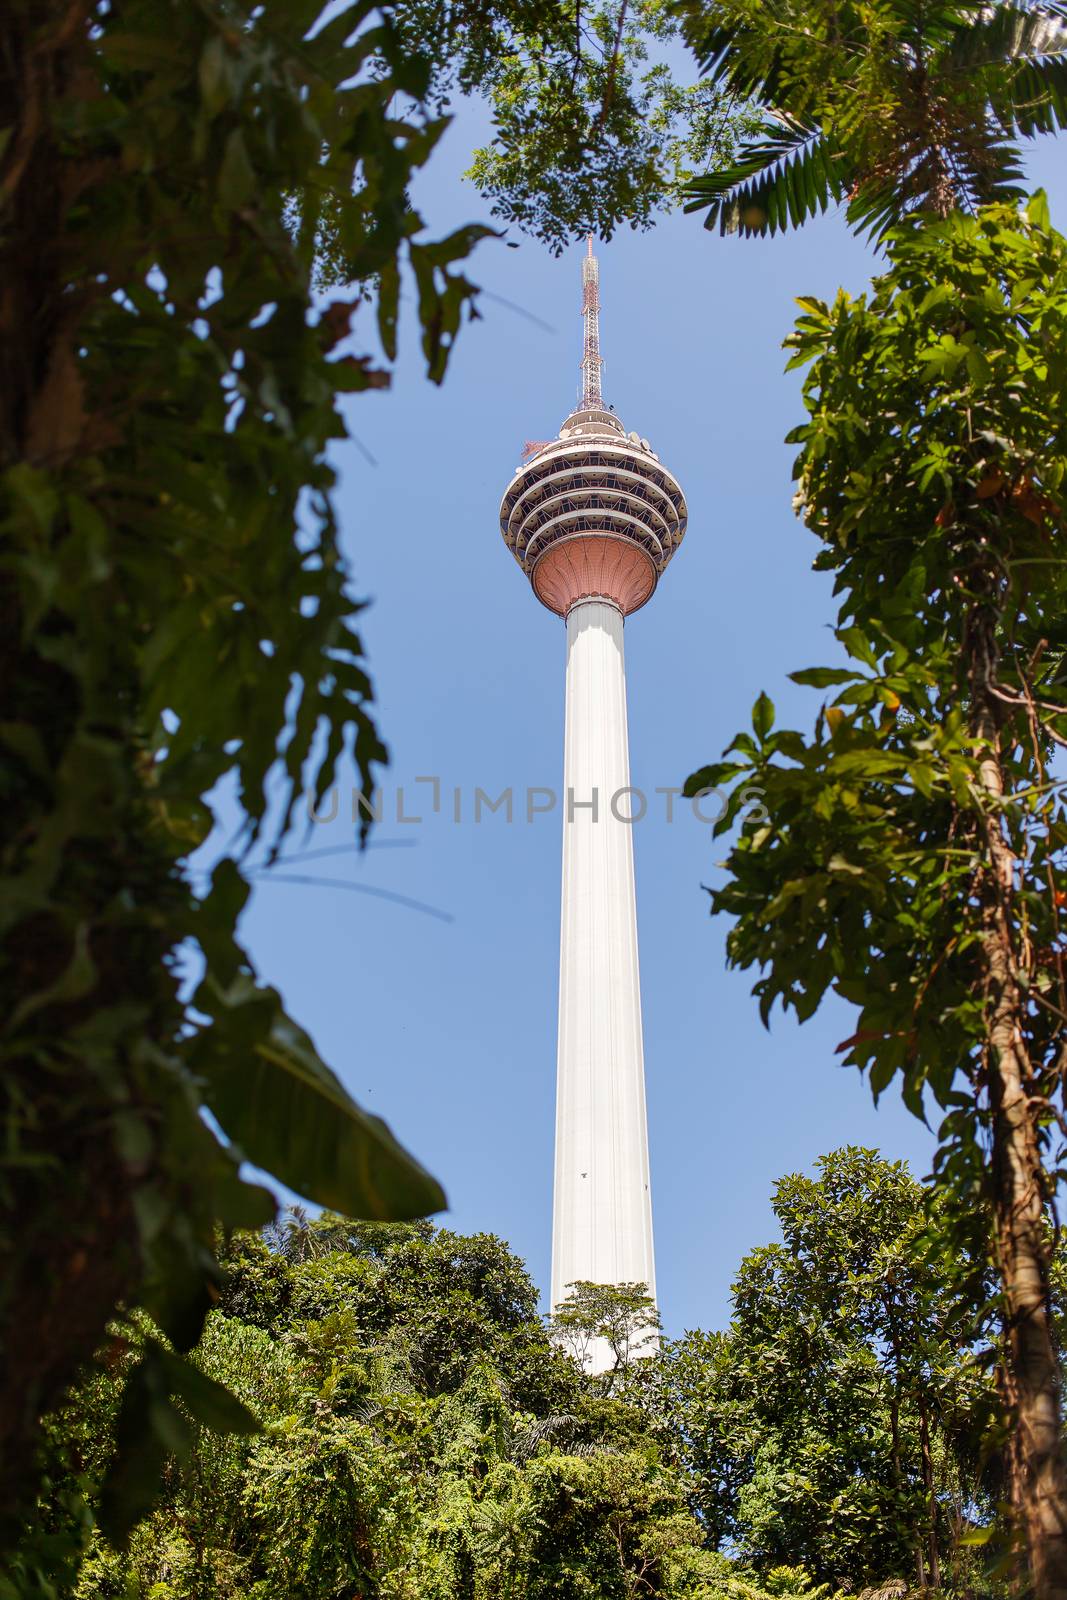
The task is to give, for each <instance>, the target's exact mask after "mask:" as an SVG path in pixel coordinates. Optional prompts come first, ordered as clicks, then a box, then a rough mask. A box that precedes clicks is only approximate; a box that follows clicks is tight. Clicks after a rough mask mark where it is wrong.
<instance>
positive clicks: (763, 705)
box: [752, 694, 774, 743]
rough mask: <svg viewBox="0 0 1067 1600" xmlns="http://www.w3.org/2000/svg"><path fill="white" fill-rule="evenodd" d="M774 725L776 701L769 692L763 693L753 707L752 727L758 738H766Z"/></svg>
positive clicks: (761, 739)
mask: <svg viewBox="0 0 1067 1600" xmlns="http://www.w3.org/2000/svg"><path fill="white" fill-rule="evenodd" d="M773 727H774V701H773V700H772V699H771V698H770V696H769V695H767V694H761V695H760V697H759V699H758V700H757V701H756V703H755V705H754V706H753V707H752V728H753V732H754V733H755V735H756V738H757V739H759V740H760V742H761V743H762V741H763V740H764V739H766V737H767V735H768V734H769V733H770V731H771V729H772V728H773Z"/></svg>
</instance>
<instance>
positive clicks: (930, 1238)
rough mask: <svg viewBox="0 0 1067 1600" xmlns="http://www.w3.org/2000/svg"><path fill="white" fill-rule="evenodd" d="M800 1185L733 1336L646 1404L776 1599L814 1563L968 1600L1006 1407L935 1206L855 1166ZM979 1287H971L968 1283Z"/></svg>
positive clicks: (685, 1352) (745, 1291)
mask: <svg viewBox="0 0 1067 1600" xmlns="http://www.w3.org/2000/svg"><path fill="white" fill-rule="evenodd" d="M817 1168H818V1176H817V1177H815V1178H808V1177H805V1176H803V1175H800V1174H794V1175H792V1176H789V1177H786V1178H783V1179H782V1180H781V1181H780V1182H779V1183H778V1184H777V1186H776V1188H775V1193H774V1200H773V1207H774V1212H775V1216H776V1217H777V1219H778V1222H779V1225H780V1227H781V1234H782V1237H781V1241H780V1243H776V1244H772V1245H768V1246H764V1247H762V1248H760V1249H757V1250H754V1251H752V1252H751V1253H750V1254H749V1255H748V1256H746V1257H745V1259H744V1261H743V1262H742V1264H741V1267H740V1270H739V1272H738V1276H737V1279H736V1281H735V1283H734V1286H733V1302H734V1310H733V1316H732V1318H731V1322H730V1326H729V1328H728V1329H727V1331H726V1332H725V1333H719V1334H702V1333H695V1334H687V1335H686V1337H685V1338H684V1339H682V1340H679V1341H677V1342H675V1343H672V1344H670V1345H668V1346H667V1347H666V1349H665V1350H664V1353H663V1355H662V1356H661V1357H660V1358H659V1359H658V1360H657V1362H655V1363H653V1364H651V1365H649V1366H648V1367H646V1368H642V1369H641V1370H640V1372H638V1374H637V1376H636V1381H635V1383H634V1385H633V1386H632V1392H633V1393H634V1394H635V1395H643V1396H644V1398H645V1403H646V1405H647V1406H649V1408H650V1410H651V1413H652V1414H653V1415H654V1416H657V1417H658V1418H659V1421H660V1425H661V1427H662V1429H663V1430H664V1433H665V1436H666V1437H668V1438H669V1439H670V1440H671V1441H672V1444H673V1449H674V1450H675V1452H676V1453H677V1456H678V1459H679V1460H680V1461H681V1463H682V1464H683V1465H684V1467H685V1468H686V1471H687V1475H688V1477H689V1482H690V1486H691V1488H690V1492H691V1495H692V1502H693V1505H694V1509H695V1510H697V1512H698V1513H699V1515H700V1517H701V1520H702V1522H703V1524H704V1526H705V1527H706V1528H707V1530H708V1534H709V1538H710V1539H711V1541H712V1542H713V1543H715V1544H717V1545H719V1546H720V1547H722V1546H726V1547H729V1548H733V1549H734V1550H735V1551H736V1552H737V1553H738V1554H739V1555H740V1556H741V1558H742V1559H743V1561H744V1562H745V1563H746V1564H748V1565H751V1566H752V1567H753V1568H755V1570H756V1571H757V1572H758V1573H759V1574H761V1578H762V1581H763V1582H764V1583H765V1584H766V1586H767V1587H768V1588H772V1587H773V1585H772V1574H773V1571H774V1569H775V1568H777V1567H780V1566H782V1565H784V1564H796V1563H802V1564H803V1566H804V1568H805V1569H806V1570H807V1572H809V1573H810V1574H811V1575H812V1576H813V1577H814V1578H815V1579H816V1580H818V1581H822V1582H826V1583H830V1584H832V1585H833V1586H835V1587H842V1588H846V1589H857V1588H862V1587H863V1586H864V1585H865V1584H870V1583H873V1582H877V1581H878V1580H880V1579H885V1578H887V1577H889V1576H891V1575H893V1574H899V1573H901V1572H905V1571H909V1570H910V1572H911V1573H912V1574H913V1577H914V1580H915V1582H916V1584H917V1585H918V1586H919V1587H927V1586H931V1585H932V1586H933V1587H938V1588H940V1587H942V1584H943V1583H944V1585H945V1586H947V1587H951V1588H952V1589H953V1590H957V1589H961V1588H965V1587H966V1586H967V1584H968V1582H970V1581H972V1580H973V1577H974V1576H975V1574H974V1572H973V1570H972V1569H973V1566H974V1562H973V1558H968V1555H967V1552H966V1547H965V1546H964V1545H963V1544H962V1542H961V1541H962V1540H963V1539H964V1538H965V1537H966V1536H967V1535H968V1534H969V1532H970V1530H971V1526H972V1523H973V1520H974V1519H975V1517H976V1516H978V1515H979V1514H982V1515H984V1517H985V1518H986V1519H988V1518H989V1516H990V1515H991V1512H992V1507H993V1504H994V1502H995V1498H996V1489H997V1484H996V1481H995V1477H992V1476H991V1473H990V1463H989V1461H988V1459H987V1456H988V1453H989V1451H990V1450H991V1449H992V1448H993V1445H994V1443H995V1434H994V1430H993V1428H992V1424H993V1422H994V1417H995V1411H996V1394H995V1391H994V1388H993V1384H992V1379H991V1376H990V1374H989V1371H988V1362H987V1361H986V1362H984V1361H983V1358H984V1357H987V1356H988V1353H989V1352H988V1347H984V1346H982V1345H981V1343H978V1344H976V1343H975V1340H974V1337H973V1319H974V1309H975V1307H974V1300H973V1297H972V1296H971V1295H970V1293H969V1292H967V1290H966V1289H965V1288H963V1289H961V1283H960V1277H959V1273H958V1271H956V1270H952V1271H949V1270H947V1265H946V1262H945V1260H944V1258H943V1256H942V1253H941V1249H940V1239H941V1235H940V1233H939V1230H938V1228H937V1226H936V1217H937V1211H938V1207H937V1204H936V1202H933V1203H932V1215H931V1202H930V1200H929V1197H928V1196H927V1195H926V1194H925V1193H924V1191H923V1189H922V1187H921V1186H920V1185H919V1184H918V1183H917V1182H916V1181H915V1180H914V1178H912V1177H911V1175H910V1174H909V1173H908V1171H907V1169H906V1168H905V1167H904V1166H903V1164H901V1163H899V1162H888V1161H885V1160H882V1159H881V1158H880V1157H879V1156H878V1155H877V1153H876V1152H874V1151H872V1150H864V1149H856V1148H846V1149H843V1150H838V1151H834V1152H833V1153H832V1154H830V1155H829V1156H825V1157H823V1158H822V1159H820V1161H819V1162H818V1163H817ZM964 1281H965V1280H964Z"/></svg>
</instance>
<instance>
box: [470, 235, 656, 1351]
mask: <svg viewBox="0 0 1067 1600" xmlns="http://www.w3.org/2000/svg"><path fill="white" fill-rule="evenodd" d="M582 317H583V322H584V348H583V353H582V364H581V396H580V399H579V402H578V406H577V409H576V410H574V411H572V412H571V414H570V416H569V417H568V418H567V420H566V421H565V422H564V424H563V426H562V428H561V429H560V431H559V437H558V439H554V440H552V441H551V442H549V443H546V444H538V445H528V446H527V449H526V453H525V456H526V458H525V459H524V462H523V465H522V466H520V468H519V469H518V471H517V472H516V474H515V476H514V477H513V478H512V480H511V482H510V484H509V485H508V487H507V491H506V493H505V495H504V498H503V500H502V501H501V505H500V529H501V532H502V533H503V535H504V540H505V542H506V544H507V546H508V548H509V550H510V551H511V553H512V555H513V556H514V557H515V559H516V561H517V562H518V563H519V565H520V566H521V567H522V570H523V571H524V572H525V573H526V576H527V577H528V578H529V580H530V583H531V586H532V588H533V591H534V594H535V595H536V596H537V598H538V599H539V600H540V601H541V602H542V604H543V605H545V606H547V607H548V609H549V610H550V611H554V612H555V613H556V615H557V616H559V617H562V618H564V619H565V621H566V626H567V679H566V683H567V691H566V693H567V707H566V733H565V738H564V772H563V806H562V810H563V892H562V914H561V920H560V962H559V1042H558V1054H557V1079H556V1168H555V1188H554V1196H553V1227H552V1288H551V1304H552V1306H553V1308H555V1307H556V1306H558V1305H560V1304H561V1302H562V1301H564V1300H565V1299H566V1297H567V1294H568V1285H570V1284H572V1283H575V1282H578V1281H580V1280H583V1281H589V1282H593V1283H603V1284H619V1283H643V1284H645V1285H647V1288H648V1293H649V1294H650V1295H652V1296H653V1297H655V1293H656V1277H655V1263H654V1259H653V1250H652V1197H651V1193H650V1190H649V1170H648V1126H647V1118H646V1114H645V1067H644V1046H643V1041H642V1032H641V985H640V974H639V969H638V959H637V901H636V894H635V889H634V861H633V824H634V822H635V821H638V820H640V817H641V815H642V810H643V803H644V797H643V796H641V795H640V794H639V793H638V792H637V791H634V790H631V787H630V758H629V749H628V744H627V734H626V670H625V665H624V661H623V622H624V619H625V618H626V617H628V616H630V614H631V613H632V612H634V611H637V610H638V609H639V607H641V606H643V605H644V604H645V603H646V601H648V600H650V599H651V598H652V594H653V591H654V590H655V588H656V584H657V582H658V581H659V576H660V573H661V572H662V571H663V569H664V568H665V567H666V565H667V563H668V561H670V559H671V557H672V556H673V555H674V552H675V550H677V548H678V546H679V544H680V543H681V541H682V537H683V535H684V533H685V527H686V515H687V513H686V504H685V497H684V495H683V494H682V491H681V488H680V486H679V484H678V482H677V480H676V479H675V478H674V477H673V476H672V475H671V473H669V472H668V471H667V469H666V468H665V467H664V466H663V465H662V463H661V462H660V459H659V457H658V456H657V455H656V453H655V451H654V450H653V449H652V447H651V445H650V444H649V442H648V440H647V439H643V438H641V437H640V436H639V435H638V434H636V433H629V434H628V433H627V432H626V430H625V428H624V427H623V425H622V423H621V422H620V421H619V419H618V417H617V416H616V415H615V413H614V411H613V410H609V409H607V408H606V407H605V405H604V401H603V398H602V394H601V368H602V365H603V363H602V361H601V356H600V325H599V324H600V281H599V268H598V264H597V260H596V257H595V256H594V255H593V243H592V240H591V239H590V241H589V251H588V255H587V256H586V258H585V259H584V260H583V262H582ZM599 1344H600V1345H601V1346H602V1347H601V1348H594V1349H593V1350H591V1351H590V1353H589V1355H588V1356H587V1365H588V1366H589V1368H590V1370H592V1371H602V1370H604V1369H605V1368H606V1367H608V1366H610V1365H611V1364H612V1360H613V1357H612V1353H611V1351H610V1348H609V1347H608V1346H607V1345H606V1343H605V1342H604V1341H600V1342H599Z"/></svg>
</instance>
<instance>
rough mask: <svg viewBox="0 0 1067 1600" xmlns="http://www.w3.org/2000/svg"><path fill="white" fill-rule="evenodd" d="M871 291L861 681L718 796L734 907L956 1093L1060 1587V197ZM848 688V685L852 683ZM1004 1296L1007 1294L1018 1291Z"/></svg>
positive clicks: (813, 388)
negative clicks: (736, 829) (1056, 1316)
mask: <svg viewBox="0 0 1067 1600" xmlns="http://www.w3.org/2000/svg"><path fill="white" fill-rule="evenodd" d="M887 248H888V255H889V265H888V269H887V271H886V272H885V273H884V274H883V275H882V276H881V277H880V278H879V279H878V280H877V281H876V283H875V286H874V291H873V293H872V295H871V296H870V297H869V298H868V297H867V296H862V297H860V298H859V299H853V298H851V297H850V296H848V295H846V294H844V293H843V292H842V293H841V294H839V296H838V298H837V300H836V302H835V303H834V304H833V305H832V306H831V305H826V304H824V303H822V302H821V301H818V300H815V299H804V300H802V301H801V306H802V315H801V317H800V320H799V322H798V326H797V331H796V333H795V335H794V336H793V337H792V338H791V339H790V341H789V343H790V346H791V348H792V350H793V363H794V364H796V365H800V366H804V367H806V368H808V371H807V373H806V377H805V386H804V399H805V405H806V409H807V412H808V420H807V422H806V423H804V424H803V425H802V426H801V427H800V428H798V429H797V430H796V431H795V432H794V434H793V435H792V436H791V437H792V439H793V441H794V442H795V443H797V444H798V445H799V446H800V453H799V455H798V458H797V463H796V476H797V479H798V488H799V493H798V505H799V508H800V510H801V512H802V515H803V516H804V519H805V521H806V522H807V524H808V526H809V528H810V529H811V530H812V532H813V533H814V534H815V535H816V537H817V538H818V539H819V541H820V551H819V555H818V557H817V562H816V564H817V566H818V567H820V568H821V569H822V570H824V571H830V572H833V573H834V575H835V581H836V590H837V593H838V595H839V596H840V599H841V606H840V611H839V615H838V638H839V640H840V642H841V644H842V646H843V647H844V650H845V652H846V653H847V657H848V662H847V664H845V665H842V666H839V667H838V666H835V667H818V668H813V669H809V670H805V671H802V672H798V673H796V674H794V677H795V679H796V680H797V681H798V682H800V683H802V684H806V685H810V686H811V687H813V688H815V689H817V690H819V691H821V692H822V693H823V695H824V696H825V698H824V701H823V704H822V707H821V709H820V710H819V711H818V713H817V715H816V718H815V725H814V729H813V731H812V732H811V733H810V734H807V735H805V734H803V733H801V732H798V731H796V730H794V729H787V728H780V727H776V726H775V711H774V706H773V704H772V702H771V701H770V699H769V698H768V697H767V696H766V695H762V696H761V697H760V699H759V700H758V701H757V703H756V706H755V708H754V711H753V719H752V731H751V732H750V733H749V732H744V733H741V734H739V735H738V736H737V738H736V739H735V740H734V742H733V744H732V746H731V747H730V749H729V750H728V752H727V754H726V759H725V761H724V762H722V763H717V764H715V765H713V766H711V767H708V768H705V769H703V770H702V771H701V772H700V773H698V774H694V776H693V778H692V779H691V780H690V790H691V792H692V791H693V790H696V789H700V788H703V787H706V786H708V785H713V784H715V783H717V782H722V781H724V780H736V788H735V789H734V791H733V795H732V798H731V800H730V802H729V804H728V806H727V808H726V811H725V814H724V817H723V819H722V821H721V822H720V824H719V825H718V827H719V830H720V831H722V830H723V829H725V828H726V827H729V826H730V824H731V823H732V821H733V819H734V818H735V817H737V816H738V814H739V811H740V809H741V807H742V805H743V802H744V798H745V791H746V788H749V787H750V788H752V789H755V790H757V791H758V792H759V794H760V796H761V808H760V810H759V813H758V815H754V814H749V815H748V816H747V817H746V818H745V819H744V821H743V823H742V826H741V830H740V834H739V836H738V837H737V838H736V840H735V841H734V843H733V844H732V847H731V849H730V851H729V856H728V860H727V863H726V878H725V880H724V882H723V883H722V884H721V886H720V887H717V888H716V889H715V890H714V891H713V894H712V904H713V907H714V908H715V909H717V910H722V911H726V912H728V913H730V914H732V916H733V917H734V918H735V921H734V925H733V926H732V928H731V930H730V932H729V934H728V943H727V948H728V952H729V958H730V960H731V961H732V962H733V963H734V964H735V965H738V966H742V967H755V968H757V969H758V970H759V972H760V974H761V975H760V976H759V977H758V979H757V981H756V985H755V992H756V994H757V995H758V997H759V1004H760V1011H761V1015H762V1016H763V1018H764V1020H765V1021H767V1020H768V1019H769V1017H770V1014H771V1011H772V1008H773V1007H774V1005H775V1004H776V1002H780V1003H781V1004H782V1005H783V1006H784V1007H787V1008H791V1009H793V1010H794V1011H795V1012H796V1014H797V1016H798V1017H800V1018H801V1019H804V1018H806V1017H809V1016H811V1015H812V1013H813V1012H814V1011H815V1009H816V1007H817V1006H818V1005H819V1002H820V1000H821V999H822V997H823V995H824V994H825V993H826V992H827V991H828V990H829V989H833V990H834V991H835V992H836V993H838V994H839V995H841V996H842V997H843V998H844V999H845V1000H847V1001H849V1002H851V1003H852V1004H853V1005H854V1006H856V1008H857V1011H858V1017H857V1026H856V1029H855V1031H854V1032H853V1033H851V1034H850V1035H849V1037H848V1038H847V1039H845V1040H843V1041H842V1043H841V1045H840V1047H839V1053H840V1054H841V1055H842V1056H843V1057H844V1059H845V1061H846V1062H848V1063H851V1064H853V1065H855V1066H857V1067H859V1068H860V1069H861V1070H862V1071H865V1072H866V1073H867V1074H868V1076H869V1081H870V1084H871V1088H872V1090H873V1092H874V1094H875V1096H876V1097H877V1096H878V1095H880V1094H881V1093H882V1092H883V1091H884V1090H885V1089H886V1088H887V1087H888V1086H889V1085H890V1084H891V1083H892V1082H893V1081H894V1079H896V1080H897V1081H898V1082H899V1083H900V1085H901V1088H902V1092H903V1095H904V1099H905V1101H906V1103H907V1104H908V1105H909V1106H910V1107H911V1108H912V1110H914V1111H915V1112H916V1113H917V1114H918V1115H920V1116H921V1115H923V1114H924V1106H926V1105H936V1106H938V1107H940V1108H941V1111H942V1113H943V1120H942V1122H941V1127H940V1138H941V1148H940V1151H939V1153H938V1157H937V1168H936V1170H937V1176H938V1183H939V1185H940V1186H941V1188H942V1190H943V1192H944V1193H945V1195H946V1197H951V1198H952V1200H953V1210H954V1214H955V1216H956V1218H957V1222H958V1225H959V1226H960V1227H961V1228H962V1229H963V1230H964V1232H968V1231H972V1230H974V1229H975V1228H980V1227H981V1223H980V1220H979V1219H982V1218H983V1217H984V1218H985V1219H986V1221H985V1229H986V1237H987V1241H988V1242H987V1246H986V1247H987V1248H988V1251H989V1263H990V1266H991V1268H994V1269H995V1271H996V1275H997V1279H998V1301H999V1310H1000V1313H1001V1317H1002V1322H1003V1328H1004V1345H1003V1349H1004V1357H1005V1366H1004V1370H1003V1374H1002V1376H1003V1385H1004V1389H1003V1400H1004V1404H1005V1407H1006V1410H1007V1412H1008V1414H1009V1415H1010V1416H1011V1418H1012V1419H1013V1428H1014V1435H1013V1438H1014V1444H1013V1448H1012V1452H1011V1453H1010V1457H1009V1473H1008V1486H1009V1492H1010V1497H1011V1499H1012V1502H1013V1504H1014V1506H1015V1510H1016V1515H1017V1518H1018V1519H1019V1525H1020V1527H1022V1528H1024V1529H1025V1536H1026V1539H1027V1542H1028V1545H1029V1549H1030V1555H1031V1560H1032V1562H1033V1564H1034V1570H1035V1581H1036V1582H1037V1585H1038V1588H1039V1589H1040V1591H1041V1592H1042V1593H1046V1594H1052V1593H1058V1592H1060V1589H1061V1587H1063V1586H1067V1533H1065V1529H1067V1485H1065V1484H1064V1480H1063V1465H1062V1457H1061V1444H1060V1438H1061V1422H1060V1410H1059V1396H1060V1378H1059V1371H1058V1363H1057V1357H1056V1349H1055V1343H1054V1328H1053V1321H1052V1309H1051V1300H1050V1294H1051V1241H1052V1237H1053V1232H1052V1223H1053V1219H1054V1211H1053V1204H1054V1198H1055V1190H1056V1186H1057V1184H1058V1182H1059V1179H1060V1177H1061V1176H1062V1171H1063V1165H1062V1149H1063V1140H1062V1137H1061V1133H1062V1130H1063V1128H1064V1121H1063V1114H1062V1110H1061V1106H1062V1103H1063V1101H1062V1095H1063V1065H1064V1060H1065V1057H1064V1028H1065V1025H1067V1002H1065V998H1064V969H1063V962H1064V945H1063V928H1062V919H1061V908H1062V905H1063V893H1062V891H1061V882H1062V878H1063V872H1064V850H1065V848H1067V816H1065V814H1064V806H1063V794H1062V786H1061V784H1060V783H1059V781H1058V780H1057V778H1056V776H1055V774H1054V771H1053V769H1052V768H1051V766H1050V758H1051V754H1052V751H1053V750H1054V749H1055V748H1057V747H1059V746H1062V745H1064V744H1067V709H1065V707H1064V705H1063V700H1062V694H1061V681H1062V667H1063V660H1064V651H1065V648H1067V638H1065V636H1064V620H1063V619H1064V595H1063V585H1064V581H1065V567H1064V561H1063V558H1062V555H1060V554H1058V553H1057V550H1058V545H1059V544H1060V542H1061V541H1062V531H1063V516H1064V512H1063V505H1062V499H1061V495H1062V486H1063V483H1064V478H1065V475H1067V438H1065V436H1064V397H1063V393H1062V389H1063V382H1064V374H1065V372H1067V362H1065V359H1064V352H1063V350H1062V348H1061V347H1062V345H1063V341H1064V338H1065V330H1067V315H1065V312H1067V242H1065V241H1064V239H1063V237H1062V236H1061V235H1059V234H1058V233H1056V232H1055V231H1054V230H1053V229H1052V227H1051V225H1050V223H1049V218H1048V210H1047V206H1046V204H1045V201H1044V197H1043V196H1037V197H1036V198H1035V199H1034V200H1033V201H1032V202H1031V204H1030V206H1029V208H1028V210H1027V212H1026V213H1025V215H1020V214H1019V213H1018V212H1017V211H1016V210H1015V209H1014V208H1011V207H990V208H986V209H984V210H983V211H981V212H979V213H978V214H977V216H976V217H974V218H968V217H965V216H963V215H962V214H960V213H959V212H956V213H954V214H953V215H951V216H950V217H948V218H946V219H945V220H943V221H940V222H936V223H935V222H929V221H928V222H927V223H925V225H924V224H922V223H921V222H920V221H914V222H912V223H909V224H908V225H905V226H904V227H902V228H901V229H899V230H897V231H896V232H895V233H893V234H892V235H891V236H890V238H889V241H888V247H887ZM827 691H829V692H828V693H827ZM990 1309H992V1307H990Z"/></svg>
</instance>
